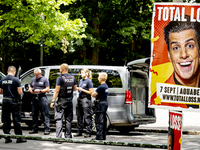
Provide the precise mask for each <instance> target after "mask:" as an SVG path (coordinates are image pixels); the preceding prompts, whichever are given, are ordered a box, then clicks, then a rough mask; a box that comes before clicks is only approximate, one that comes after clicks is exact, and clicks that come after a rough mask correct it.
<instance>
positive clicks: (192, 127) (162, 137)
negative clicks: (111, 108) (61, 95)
mask: <svg viewBox="0 0 200 150" xmlns="http://www.w3.org/2000/svg"><path fill="white" fill-rule="evenodd" d="M156 114H157V122H156V123H155V124H149V125H142V126H140V127H138V128H136V131H135V132H131V133H130V134H127V135H121V134H119V132H117V131H110V132H109V133H108V135H107V140H106V141H105V143H103V144H110V143H112V142H115V143H119V144H120V143H136V144H138V143H139V144H140V145H143V147H127V146H110V145H102V143H96V144H91V143H90V144H85V143H88V142H90V139H92V138H94V137H95V135H92V137H91V138H90V139H85V138H83V137H78V138H77V137H76V138H73V140H74V141H71V142H69V141H65V142H64V143H63V144H55V143H53V142H52V139H53V138H55V128H52V132H51V134H50V136H45V135H43V131H42V129H41V131H40V132H39V133H38V134H36V135H34V136H35V137H41V140H33V139H32V140H31V138H28V142H27V143H24V144H17V143H15V139H13V142H12V143H11V144H5V143H4V139H1V140H0V150H1V149H22V150H23V149H26V150H27V149H28V150H32V149H35V150H37V149H40V150H54V149H55V150H58V149H59V150H65V149H66V150H71V149H77V150H79V149H81V150H88V149H90V150H93V149H95V150H118V149H119V150H120V149H122V148H123V149H124V150H129V149H132V150H141V149H142V150H150V149H157V148H155V147H154V148H150V147H144V146H145V144H149V145H150V146H152V145H153V146H155V145H166V144H167V128H168V110H162V109H156ZM199 116H200V115H199V112H184V122H183V130H184V133H185V134H183V137H182V143H183V144H182V150H199V149H200V142H199V141H200V136H199V134H200V132H199V126H198V125H200V119H199ZM29 131H30V129H27V128H24V129H23V133H24V135H25V136H27V137H28V136H30V135H29V134H28V132H29ZM146 131H149V132H146ZM152 131H156V132H157V133H152ZM186 131H190V132H186ZM75 132H76V130H73V134H75ZM2 133H3V132H2V129H0V134H2ZM11 133H12V134H13V133H14V132H13V130H12V132H11ZM192 134H195V135H192ZM31 136H32V135H31ZM42 138H44V139H42ZM45 138H47V139H45ZM48 138H52V139H50V140H49V139H48ZM76 140H80V141H81V142H80V143H78V142H77V141H76ZM72 142H75V143H72ZM99 144H100V145H99ZM21 146H22V147H21ZM137 146H138V145H137ZM157 150H159V148H158V149H157Z"/></svg>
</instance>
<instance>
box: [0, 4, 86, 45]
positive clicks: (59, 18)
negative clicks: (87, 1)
mask: <svg viewBox="0 0 200 150" xmlns="http://www.w3.org/2000/svg"><path fill="white" fill-rule="evenodd" d="M72 2H73V1H72V0H57V1H56V0H26V1H25V0H3V1H1V3H0V4H1V6H2V7H7V9H4V10H2V11H1V13H0V19H1V25H0V34H2V32H7V30H8V29H9V28H10V29H14V30H15V31H16V32H19V33H25V32H26V33H27V34H28V35H29V37H28V38H27V39H26V42H31V43H34V44H38V43H39V42H40V37H41V36H43V37H44V38H45V41H44V44H45V45H46V46H48V47H51V46H53V45H56V43H57V42H58V41H61V40H62V39H63V38H64V37H65V38H66V40H67V41H69V40H71V39H73V38H77V39H80V38H83V37H86V36H85V34H83V33H84V32H85V28H86V26H87V23H86V20H85V19H84V18H82V19H73V20H70V19H69V13H67V12H65V13H61V12H60V6H61V5H69V4H71V3H72Z"/></svg>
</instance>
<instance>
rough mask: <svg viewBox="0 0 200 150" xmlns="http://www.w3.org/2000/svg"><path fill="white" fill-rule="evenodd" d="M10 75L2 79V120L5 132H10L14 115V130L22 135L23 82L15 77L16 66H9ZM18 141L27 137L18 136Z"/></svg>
mask: <svg viewBox="0 0 200 150" xmlns="http://www.w3.org/2000/svg"><path fill="white" fill-rule="evenodd" d="M7 73H8V75H7V76H6V77H4V78H2V80H1V81H0V94H3V104H2V122H3V123H4V124H3V132H4V134H10V130H11V119H10V114H12V117H13V124H14V131H15V134H16V135H22V129H21V116H20V104H19V102H20V95H21V94H22V88H21V82H20V81H19V79H18V78H16V77H14V76H15V74H16V68H15V67H14V66H9V67H8V71H7ZM10 142H12V140H11V139H10V137H7V138H5V143H10ZM16 142H17V143H23V142H27V141H26V140H25V139H22V138H17V141H16Z"/></svg>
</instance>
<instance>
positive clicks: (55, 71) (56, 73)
mask: <svg viewBox="0 0 200 150" xmlns="http://www.w3.org/2000/svg"><path fill="white" fill-rule="evenodd" d="M68 72H69V74H71V75H73V76H74V77H75V79H76V81H77V84H78V81H79V80H80V79H81V73H80V72H81V69H69V70H68ZM59 75H61V73H60V69H51V70H50V73H49V84H50V88H51V89H53V88H55V87H56V79H57V77H58V76H59Z"/></svg>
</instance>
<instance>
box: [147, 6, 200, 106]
mask: <svg viewBox="0 0 200 150" xmlns="http://www.w3.org/2000/svg"><path fill="white" fill-rule="evenodd" d="M158 7H163V8H164V7H168V8H170V7H174V8H175V9H174V12H175V10H176V9H177V8H179V9H180V15H183V14H182V8H183V7H184V8H185V11H184V15H185V16H186V15H189V16H191V8H194V14H193V15H194V18H195V19H196V16H197V9H199V8H200V5H199V4H189V3H187V4H186V3H184V4H181V3H154V10H153V18H152V33H151V34H152V39H151V40H152V46H151V56H153V57H151V63H150V86H149V87H150V88H149V89H150V92H149V94H150V99H149V106H150V107H151V106H153V107H157V106H158V107H159V106H164V107H173V108H174V107H176V108H184V109H188V107H189V106H188V105H187V104H185V103H171V102H169V103H168V102H162V101H161V102H160V103H158V102H156V98H157V91H156V83H157V82H159V83H169V82H168V81H169V79H170V77H171V76H172V73H173V71H172V69H173V68H172V67H171V66H170V65H171V62H170V61H169V59H168V53H167V51H168V50H167V45H166V42H165V40H164V31H163V29H164V27H165V26H166V25H167V24H168V23H169V22H170V21H171V20H170V15H171V14H170V13H169V14H168V15H169V17H168V18H169V19H168V20H167V21H163V20H162V19H161V20H158V15H159V13H158V12H159V9H158ZM174 14H175V13H173V18H174ZM161 16H163V13H161ZM161 18H162V17H161ZM156 37H158V39H157V40H155V41H154V40H153V39H156ZM163 72H164V73H163ZM171 84H174V83H171ZM196 106H197V105H194V108H195V107H196ZM190 107H193V106H190Z"/></svg>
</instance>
